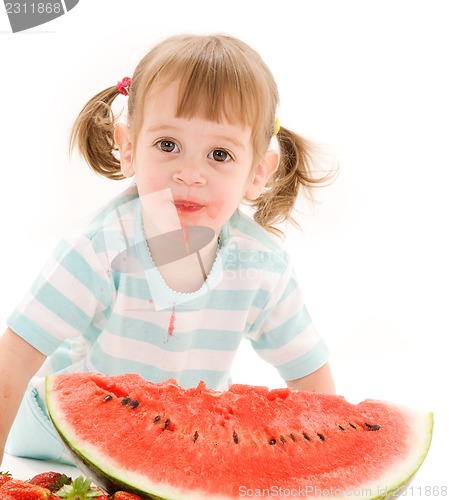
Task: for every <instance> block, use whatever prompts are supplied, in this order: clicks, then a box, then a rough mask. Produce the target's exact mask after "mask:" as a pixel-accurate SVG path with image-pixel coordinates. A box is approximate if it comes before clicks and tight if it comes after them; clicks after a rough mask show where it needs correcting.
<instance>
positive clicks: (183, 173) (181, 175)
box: [173, 166, 206, 186]
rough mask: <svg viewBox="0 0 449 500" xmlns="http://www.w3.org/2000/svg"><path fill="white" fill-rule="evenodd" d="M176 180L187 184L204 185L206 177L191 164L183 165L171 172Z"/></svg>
mask: <svg viewBox="0 0 449 500" xmlns="http://www.w3.org/2000/svg"><path fill="white" fill-rule="evenodd" d="M173 179H174V180H175V181H176V182H180V183H184V184H187V185H188V186H204V185H205V184H206V179H205V178H204V176H203V174H202V173H201V171H200V169H199V168H197V167H193V166H183V167H181V168H179V169H178V170H176V172H175V173H174V174H173Z"/></svg>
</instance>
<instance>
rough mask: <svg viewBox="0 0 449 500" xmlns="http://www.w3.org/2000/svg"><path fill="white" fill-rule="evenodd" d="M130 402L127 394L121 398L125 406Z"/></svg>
mask: <svg viewBox="0 0 449 500" xmlns="http://www.w3.org/2000/svg"><path fill="white" fill-rule="evenodd" d="M130 402H131V398H130V397H129V396H126V398H123V399H122V405H123V406H126V405H127V404H128V403H130Z"/></svg>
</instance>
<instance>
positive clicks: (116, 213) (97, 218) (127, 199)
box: [70, 186, 138, 240]
mask: <svg viewBox="0 0 449 500" xmlns="http://www.w3.org/2000/svg"><path fill="white" fill-rule="evenodd" d="M137 200H138V194H137V190H136V187H135V186H130V187H128V188H127V189H125V190H124V191H122V192H121V193H119V194H118V195H116V196H114V197H113V198H111V199H110V200H108V201H107V202H106V203H104V204H103V205H101V206H100V207H99V208H98V209H96V210H95V211H94V212H92V213H90V214H89V215H88V216H87V217H84V219H82V220H81V221H80V222H79V223H78V224H77V225H76V226H75V227H74V228H72V230H71V231H70V232H71V233H72V234H73V233H75V234H79V235H82V236H84V237H85V238H87V239H90V240H92V239H93V238H95V236H96V235H97V234H98V233H102V232H104V231H107V230H108V229H109V228H110V227H112V226H115V225H117V224H119V223H120V221H123V220H126V219H131V218H133V217H134V214H135V208H136V203H137Z"/></svg>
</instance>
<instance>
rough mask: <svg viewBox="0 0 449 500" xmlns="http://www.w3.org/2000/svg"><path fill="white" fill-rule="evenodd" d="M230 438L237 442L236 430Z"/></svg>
mask: <svg viewBox="0 0 449 500" xmlns="http://www.w3.org/2000/svg"><path fill="white" fill-rule="evenodd" d="M232 439H233V440H234V443H235V444H239V437H238V435H237V433H236V432H234V434H233V435H232Z"/></svg>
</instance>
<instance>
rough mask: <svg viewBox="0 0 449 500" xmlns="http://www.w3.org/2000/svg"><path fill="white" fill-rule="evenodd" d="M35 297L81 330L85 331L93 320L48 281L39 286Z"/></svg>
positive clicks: (59, 316)
mask: <svg viewBox="0 0 449 500" xmlns="http://www.w3.org/2000/svg"><path fill="white" fill-rule="evenodd" d="M31 292H32V293H33V292H34V290H32V291H31ZM34 298H35V299H36V300H37V301H38V302H40V303H41V304H42V305H44V306H45V307H46V308H47V309H49V310H50V311H52V312H53V314H55V315H56V316H57V317H58V318H61V320H63V321H64V322H66V323H68V324H69V325H70V326H72V327H73V328H76V329H77V330H79V332H83V331H84V330H85V329H86V327H87V326H88V325H89V324H90V322H91V317H90V316H88V315H87V314H86V313H85V312H84V311H82V310H81V309H80V308H79V307H78V306H77V305H76V304H74V303H73V302H72V301H71V300H69V299H68V298H67V297H66V296H65V295H63V294H62V293H61V292H60V291H59V290H58V289H57V288H55V287H54V286H53V285H51V284H50V283H48V282H46V283H43V284H42V285H41V286H40V287H39V290H37V291H36V295H35V296H34Z"/></svg>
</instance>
